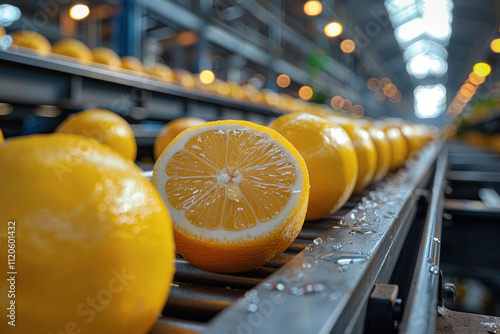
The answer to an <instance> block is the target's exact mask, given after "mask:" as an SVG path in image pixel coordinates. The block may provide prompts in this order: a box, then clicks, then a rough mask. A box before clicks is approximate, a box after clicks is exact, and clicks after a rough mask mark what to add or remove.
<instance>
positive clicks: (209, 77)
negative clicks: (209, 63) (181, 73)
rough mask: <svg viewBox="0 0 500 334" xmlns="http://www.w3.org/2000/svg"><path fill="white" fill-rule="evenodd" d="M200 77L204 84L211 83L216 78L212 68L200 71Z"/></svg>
mask: <svg viewBox="0 0 500 334" xmlns="http://www.w3.org/2000/svg"><path fill="white" fill-rule="evenodd" d="M199 78H200V81H201V83H202V84H205V85H210V84H211V83H213V82H214V80H215V74H214V72H212V71H210V70H203V71H201V72H200V75H199Z"/></svg>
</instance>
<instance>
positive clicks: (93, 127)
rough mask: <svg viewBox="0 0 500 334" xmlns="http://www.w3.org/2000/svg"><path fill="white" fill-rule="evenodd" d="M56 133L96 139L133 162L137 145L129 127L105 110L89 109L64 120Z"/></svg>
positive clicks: (118, 117) (115, 115) (119, 118)
mask: <svg viewBox="0 0 500 334" xmlns="http://www.w3.org/2000/svg"><path fill="white" fill-rule="evenodd" d="M56 131H57V132H61V133H69V134H77V135H82V136H86V137H91V138H94V139H97V140H98V141H100V142H101V143H103V144H105V145H108V146H110V147H111V148H113V149H114V150H115V151H116V152H118V153H119V154H120V155H121V156H122V157H124V158H125V159H129V160H135V157H136V154H137V143H136V142H135V137H134V133H133V131H132V128H131V127H130V125H129V124H128V123H127V121H125V120H124V119H123V118H121V117H120V116H118V115H117V114H115V113H114V112H111V111H109V110H105V109H89V110H86V111H83V112H80V113H78V114H74V115H72V116H70V117H69V118H67V119H66V120H64V121H63V122H62V123H61V124H60V125H59V127H58V128H57V129H56Z"/></svg>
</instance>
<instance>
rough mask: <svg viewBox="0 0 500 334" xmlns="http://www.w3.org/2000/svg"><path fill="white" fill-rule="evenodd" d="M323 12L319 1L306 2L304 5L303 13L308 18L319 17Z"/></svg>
mask: <svg viewBox="0 0 500 334" xmlns="http://www.w3.org/2000/svg"><path fill="white" fill-rule="evenodd" d="M322 11H323V5H322V4H321V2H319V1H307V2H306V3H305V4H304V13H306V15H309V16H316V15H319V14H320V13H321V12H322Z"/></svg>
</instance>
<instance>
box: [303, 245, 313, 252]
mask: <svg viewBox="0 0 500 334" xmlns="http://www.w3.org/2000/svg"><path fill="white" fill-rule="evenodd" d="M304 250H305V251H306V252H311V251H312V250H313V249H312V247H311V246H306V248H304Z"/></svg>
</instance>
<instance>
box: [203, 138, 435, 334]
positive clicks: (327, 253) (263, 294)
mask: <svg viewBox="0 0 500 334" xmlns="http://www.w3.org/2000/svg"><path fill="white" fill-rule="evenodd" d="M442 147H443V145H442V143H434V144H431V145H429V146H427V147H426V149H425V150H423V151H422V152H421V153H420V155H419V157H418V159H416V160H412V161H410V163H409V165H408V167H407V169H403V170H400V171H399V172H398V174H396V175H394V176H393V178H392V179H390V180H388V181H387V182H384V183H382V185H380V187H379V188H378V189H377V190H376V191H373V192H370V193H369V194H367V196H365V197H363V198H362V200H361V202H360V203H359V204H358V205H356V206H355V207H354V209H352V210H351V211H350V212H349V213H348V214H347V215H346V216H344V218H343V219H341V220H340V221H339V222H338V223H337V224H335V225H334V226H332V227H331V228H330V229H329V230H328V231H326V232H325V233H323V234H322V235H321V236H320V237H319V238H316V239H314V241H313V242H312V243H311V244H310V245H309V246H308V247H307V248H306V249H305V250H304V251H302V252H300V253H299V254H297V255H296V256H295V257H293V258H292V259H291V260H290V261H288V263H286V264H285V265H284V266H283V267H282V268H280V269H279V270H277V271H275V272H274V273H273V274H271V275H270V276H269V277H268V278H267V279H265V280H264V281H263V282H261V283H259V284H258V285H257V286H256V287H255V288H253V289H251V290H249V291H247V292H246V293H245V295H244V296H243V297H242V298H240V299H238V301H237V302H235V303H234V304H232V306H231V307H229V308H226V309H225V310H224V311H223V312H221V313H220V314H219V315H218V316H216V317H215V318H214V319H213V320H212V321H211V322H210V323H209V324H208V326H207V328H206V330H205V331H204V333H217V334H219V333H233V332H238V331H239V332H245V333H278V332H280V333H330V332H334V333H360V332H362V330H363V325H364V315H365V311H366V304H367V299H368V296H369V293H370V292H371V290H372V287H373V284H374V283H378V282H388V280H389V278H390V275H391V273H392V269H393V267H394V264H395V262H396V260H397V258H398V254H399V251H400V249H401V247H402V244H403V242H404V239H405V237H406V233H407V232H408V229H409V226H410V224H411V221H412V217H413V215H414V213H415V210H416V203H417V200H418V198H419V189H420V187H421V186H422V185H423V184H424V183H425V182H426V180H427V179H428V178H429V177H430V176H431V175H430V167H431V166H432V165H433V164H434V162H435V159H436V157H437V156H438V154H439V152H441V149H442ZM440 161H441V162H440V167H439V170H441V168H442V167H441V166H442V164H443V162H442V158H440ZM444 163H445V162H444ZM441 180H442V178H441ZM436 209H437V208H436ZM436 209H435V210H436ZM435 210H434V211H433V212H435ZM307 224H308V223H306V225H307ZM436 258H437V259H439V253H436Z"/></svg>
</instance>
